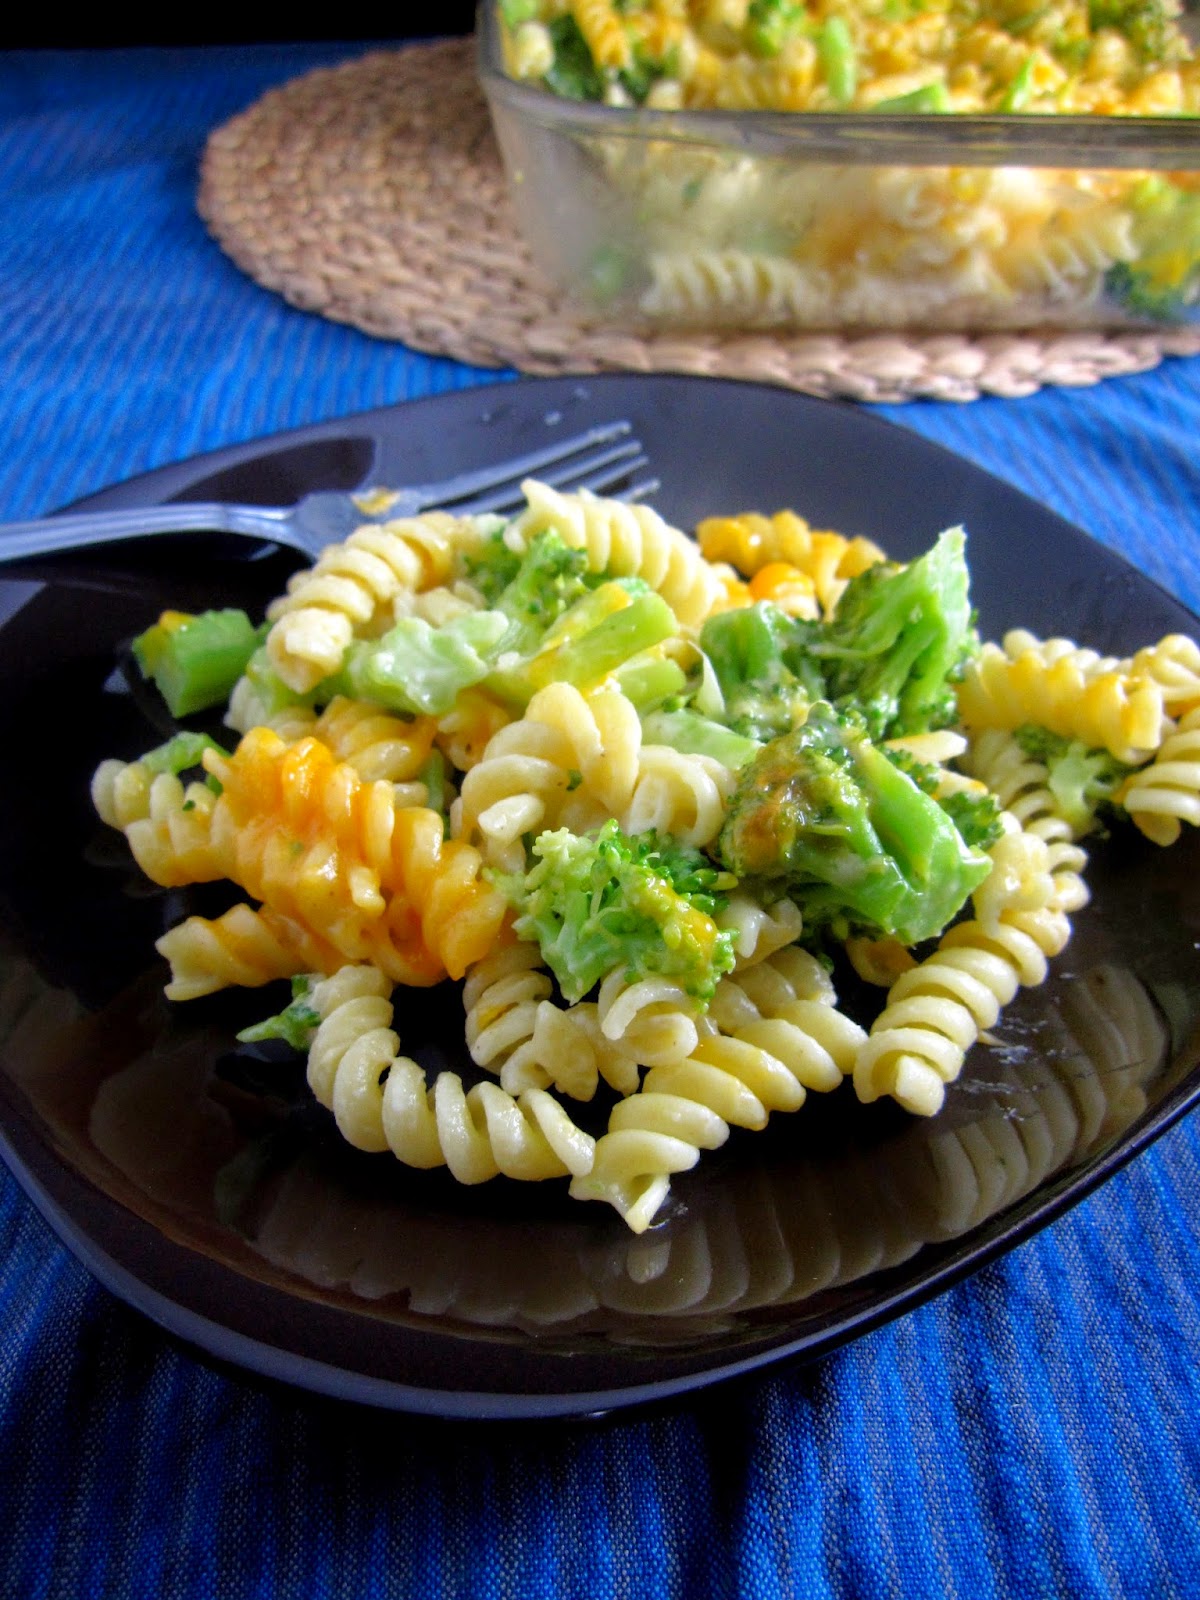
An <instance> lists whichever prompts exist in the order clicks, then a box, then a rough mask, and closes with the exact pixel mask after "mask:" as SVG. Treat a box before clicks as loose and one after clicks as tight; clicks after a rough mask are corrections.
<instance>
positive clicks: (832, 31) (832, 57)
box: [817, 16, 858, 106]
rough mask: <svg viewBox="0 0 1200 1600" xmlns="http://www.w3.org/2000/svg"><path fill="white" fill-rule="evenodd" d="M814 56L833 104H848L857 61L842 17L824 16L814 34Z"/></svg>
mask: <svg viewBox="0 0 1200 1600" xmlns="http://www.w3.org/2000/svg"><path fill="white" fill-rule="evenodd" d="M817 55H818V57H819V58H820V62H821V69H822V71H823V72H824V74H825V82H826V84H827V85H828V88H829V93H830V94H831V95H832V97H833V100H834V103H835V104H836V105H839V106H848V105H849V104H850V102H851V101H852V100H853V99H854V91H855V89H856V88H857V87H858V63H857V60H856V58H855V53H854V40H853V39H852V38H851V36H850V29H849V27H848V26H847V23H846V19H845V17H839V16H833V17H827V18H826V19H825V22H824V24H823V26H822V28H821V31H820V33H819V34H818V35H817Z"/></svg>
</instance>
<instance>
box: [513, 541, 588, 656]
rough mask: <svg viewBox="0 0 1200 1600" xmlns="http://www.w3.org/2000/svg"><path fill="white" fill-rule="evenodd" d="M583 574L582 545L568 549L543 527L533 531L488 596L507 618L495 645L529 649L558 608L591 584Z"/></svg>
mask: <svg viewBox="0 0 1200 1600" xmlns="http://www.w3.org/2000/svg"><path fill="white" fill-rule="evenodd" d="M587 578H588V570H587V556H586V555H585V554H584V553H583V551H582V550H571V549H569V548H568V547H567V545H565V544H564V543H563V541H562V540H561V539H560V538H559V536H558V534H557V533H554V532H553V531H552V530H551V529H548V528H547V529H546V530H544V531H543V532H542V533H539V534H537V535H535V537H534V538H533V539H531V540H530V542H529V548H528V550H527V551H526V552H525V554H524V555H523V556H522V557H521V559H520V561H519V563H518V565H517V567H516V569H515V571H514V572H513V574H512V577H511V578H510V579H509V581H508V582H507V583H506V584H505V586H504V588H503V589H501V590H500V592H499V594H497V596H496V598H495V600H494V601H492V602H491V604H492V605H493V606H494V608H495V609H496V610H497V611H502V612H503V613H504V615H505V616H506V617H508V618H509V619H510V624H511V625H510V627H509V631H508V633H507V634H506V635H505V636H504V638H503V640H502V641H501V648H502V649H504V650H516V651H518V652H519V653H520V654H522V655H527V654H529V653H530V652H531V651H533V650H535V649H536V648H537V646H538V645H539V644H540V643H541V642H542V639H543V638H544V637H545V634H546V631H547V629H549V628H550V627H551V626H552V624H554V623H555V622H557V621H558V619H559V617H561V616H562V614H563V612H564V611H566V610H567V609H568V607H570V606H572V605H574V604H575V602H576V600H578V599H579V598H580V597H581V596H582V595H584V594H586V593H587V591H588V589H589V588H593V587H595V583H594V582H593V583H592V584H589V583H588V581H587Z"/></svg>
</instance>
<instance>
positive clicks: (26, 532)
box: [0, 421, 658, 563]
mask: <svg viewBox="0 0 1200 1600" xmlns="http://www.w3.org/2000/svg"><path fill="white" fill-rule="evenodd" d="M648 465H649V458H648V457H647V456H646V454H645V453H644V451H643V449H642V446H641V445H640V443H639V442H638V440H637V439H636V438H634V437H633V430H632V426H631V424H630V423H628V422H625V421H619V422H609V423H602V424H599V425H597V426H596V427H594V428H589V429H588V430H587V431H586V432H584V433H579V434H575V435H573V436H572V437H571V438H569V439H559V440H557V441H556V442H555V443H554V444H549V445H545V446H543V448H542V449H540V450H531V451H530V452H529V453H528V454H527V455H522V456H516V457H511V458H510V459H509V460H507V461H500V462H496V463H494V464H493V465H491V466H487V467H481V468H479V469H478V470H476V471H473V472H463V473H460V474H459V475H458V476H457V477H454V478H448V479H446V480H445V481H444V482H442V483H424V484H418V485H414V486H412V487H409V488H402V489H398V490H393V489H385V490H373V489H367V490H355V491H354V492H352V493H346V492H343V491H331V490H322V491H319V492H318V493H315V494H309V495H305V496H304V498H303V499H301V500H298V501H297V502H296V504H295V505H293V506H252V505H239V504H234V503H231V502H223V501H210V502H201V501H194V502H191V503H188V502H186V501H180V502H172V503H170V504H167V505H157V506H136V507H133V508H132V509H129V510H119V511H118V510H114V511H80V512H64V513H63V514H61V515H59V516H51V517H41V518H38V519H36V520H33V521H28V522H7V523H0V563H2V562H6V561H16V560H18V559H20V558H21V557H25V556H35V555H48V554H52V553H53V552H55V551H60V550H80V549H83V548H85V547H86V546H88V545H95V544H109V543H112V542H114V541H117V540H123V539H141V538H147V537H153V536H155V535H158V534H168V533H235V534H244V535H245V536H246V537H247V538H252V539H268V540H270V541H271V542H272V543H274V544H281V545H287V546H289V547H290V548H292V549H294V550H299V551H302V552H303V554H305V555H307V556H310V557H315V556H317V555H319V554H320V552H321V551H322V550H323V549H324V548H325V546H326V545H330V544H337V543H340V541H341V540H343V539H345V538H347V537H348V536H349V535H350V534H351V533H353V531H354V529H355V528H357V527H361V526H362V524H363V523H364V522H370V521H377V520H387V519H391V518H394V517H412V516H416V515H417V514H418V513H419V512H421V511H425V510H428V509H429V508H430V507H434V506H437V507H444V508H445V509H446V510H448V511H453V512H455V513H456V514H459V515H465V514H466V513H468V512H471V513H479V512H485V511H497V512H500V511H511V510H516V509H517V508H518V507H519V506H521V505H522V504H523V503H524V496H523V495H522V493H521V481H522V479H524V478H529V477H534V476H537V477H539V478H541V480H542V481H543V482H544V483H549V484H552V485H553V486H554V487H556V488H559V489H564V490H579V489H591V490H592V491H593V492H594V493H596V494H603V493H604V492H605V491H606V490H609V489H616V488H617V486H619V485H621V484H622V483H623V482H624V481H625V480H626V479H629V478H631V477H632V475H633V474H634V473H637V472H640V471H641V470H642V468H643V467H646V466H648ZM657 487H658V484H657V480H656V479H653V478H647V479H643V480H640V481H639V480H634V481H633V482H632V483H629V484H628V485H627V486H626V487H625V488H624V489H622V490H621V492H620V494H619V498H621V499H629V500H633V499H637V498H639V496H641V495H644V494H650V493H652V492H653V490H654V489H655V488H657Z"/></svg>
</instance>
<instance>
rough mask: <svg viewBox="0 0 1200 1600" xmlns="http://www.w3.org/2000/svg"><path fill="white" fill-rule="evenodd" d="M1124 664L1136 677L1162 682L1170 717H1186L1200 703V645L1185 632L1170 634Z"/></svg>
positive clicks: (1161, 686) (1164, 699)
mask: <svg viewBox="0 0 1200 1600" xmlns="http://www.w3.org/2000/svg"><path fill="white" fill-rule="evenodd" d="M1122 665H1123V666H1124V668H1125V670H1126V671H1127V672H1129V673H1130V674H1131V675H1132V676H1134V677H1144V678H1150V679H1152V680H1153V681H1154V682H1155V683H1157V684H1158V686H1159V688H1160V689H1161V690H1162V697H1163V707H1164V709H1165V710H1166V713H1167V715H1168V716H1169V717H1176V718H1178V717H1186V716H1187V714H1188V712H1189V711H1193V710H1195V708H1196V707H1197V706H1200V645H1197V643H1196V641H1195V640H1194V639H1189V638H1188V636H1187V635H1186V634H1185V633H1169V634H1167V635H1166V637H1165V638H1162V639H1160V640H1159V641H1158V643H1157V644H1153V645H1149V646H1148V647H1147V648H1146V649H1144V650H1139V651H1138V652H1137V654H1136V655H1135V656H1134V657H1133V658H1132V660H1131V661H1129V662H1127V663H1122Z"/></svg>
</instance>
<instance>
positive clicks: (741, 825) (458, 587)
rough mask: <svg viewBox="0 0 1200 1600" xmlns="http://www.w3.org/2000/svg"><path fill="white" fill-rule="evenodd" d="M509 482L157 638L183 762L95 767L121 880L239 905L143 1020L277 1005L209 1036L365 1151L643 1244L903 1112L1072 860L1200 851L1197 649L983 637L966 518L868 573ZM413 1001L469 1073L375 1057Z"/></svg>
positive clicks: (982, 1026)
mask: <svg viewBox="0 0 1200 1600" xmlns="http://www.w3.org/2000/svg"><path fill="white" fill-rule="evenodd" d="M522 493H523V502H524V503H523V506H522V508H521V509H520V511H519V512H518V513H517V514H516V515H514V516H511V517H504V518H502V517H499V516H495V515H470V516H458V515H452V514H450V513H448V512H443V511H435V512H430V513H426V514H424V515H420V516H415V517H407V518H399V519H389V517H388V514H387V511H386V506H385V505H384V506H383V508H382V509H380V510H379V511H378V514H377V515H376V516H375V517H374V518H373V519H372V520H367V519H366V518H365V517H364V521H363V523H362V525H361V526H360V527H359V528H358V529H357V530H356V531H355V532H354V533H352V534H351V535H350V537H349V538H347V539H346V540H345V541H344V542H343V543H341V544H337V545H332V546H330V547H328V548H327V549H326V550H324V551H323V553H322V554H321V556H320V557H319V559H318V560H317V561H316V562H315V563H314V564H313V565H312V566H310V567H306V568H304V569H302V570H300V571H299V572H297V573H295V574H294V576H293V577H292V578H291V579H290V580H289V582H288V584H287V587H286V591H285V592H284V593H282V594H280V595H279V596H278V597H277V598H276V599H275V600H274V602H273V603H272V604H271V605H270V606H269V607H268V608H267V611H266V615H265V616H264V617H262V618H254V617H251V616H249V615H247V614H246V613H245V612H242V611H239V610H235V609H225V610H213V611H205V612H201V613H198V614H186V613H181V612H173V611H167V612H164V613H162V615H161V616H159V618H158V620H157V621H155V622H154V623H153V624H152V625H151V626H149V627H147V628H146V629H145V630H144V631H143V632H142V633H141V634H140V635H139V636H138V637H137V638H136V639H135V640H134V641H133V645H132V661H133V662H134V663H135V666H134V667H133V669H132V670H134V671H136V672H137V673H138V674H139V675H140V676H141V677H143V678H144V679H146V680H147V681H148V682H149V684H150V685H151V686H152V688H153V690H154V692H155V694H156V695H158V696H161V699H162V701H163V702H165V707H166V710H167V711H168V712H169V714H170V717H171V718H172V719H173V725H174V727H175V729H176V731H175V732H174V733H173V734H172V735H171V737H169V738H168V739H166V740H165V742H159V743H157V744H155V745H154V747H153V748H150V749H148V750H146V751H145V752H144V753H143V754H142V755H140V756H139V757H138V758H136V759H134V760H130V761H126V760H119V759H116V758H112V759H108V760H105V761H103V762H102V763H101V764H100V766H99V767H98V769H97V770H96V772H95V774H94V777H93V779H92V801H93V804H94V807H95V810H96V812H97V813H98V815H99V817H100V818H101V819H102V821H103V822H104V823H105V824H107V825H108V826H109V827H111V828H113V829H116V830H119V832H120V833H122V834H123V835H124V838H125V840H126V841H127V843H128V847H129V850H130V852H131V853H132V856H133V858H134V860H135V861H136V863H137V865H138V867H139V868H140V869H141V871H142V872H143V873H144V874H145V875H146V876H147V877H148V878H150V879H151V880H152V881H153V882H154V883H156V884H158V885H161V886H164V887H166V888H171V889H182V890H186V889H188V887H189V886H192V885H200V884H209V883H224V884H227V885H230V886H234V887H235V891H236V894H235V898H234V900H233V903H232V905H231V906H230V907H229V908H228V909H227V910H225V911H223V912H221V913H220V914H218V915H214V916H206V915H202V914H200V912H199V911H198V910H195V909H192V910H191V913H190V914H184V915H182V916H177V917H176V919H175V920H174V922H173V925H172V926H170V927H168V928H167V930H166V931H165V932H164V933H163V934H162V936H161V938H160V939H159V940H158V944H157V948H158V951H159V953H160V954H161V955H162V956H163V957H164V958H165V960H166V962H167V963H168V964H169V968H170V975H169V981H168V983H167V985H166V994H167V996H168V997H169V998H170V999H172V1000H174V1001H179V1002H186V1001H196V1000H200V999H202V998H203V997H204V996H208V995H212V994H214V993H216V992H217V991H219V990H222V989H225V988H228V987H230V986H239V987H241V988H246V989H257V988H262V989H264V990H269V989H271V986H276V987H282V988H283V993H282V994H281V995H280V996H279V1001H278V1002H277V1001H275V1000H274V999H273V998H272V999H270V1000H268V999H267V997H266V996H264V1006H263V1012H264V1013H265V1014H264V1015H263V1016H262V1018H261V1020H260V1021H258V1022H255V1023H253V1024H251V1026H249V1027H248V1028H246V1029H245V1030H243V1031H242V1032H241V1033H240V1034H239V1038H241V1039H243V1040H245V1041H250V1042H254V1041H264V1040H281V1041H284V1042H285V1044H286V1045H287V1046H289V1047H291V1049H292V1050H294V1051H295V1052H299V1053H300V1054H301V1055H302V1056H303V1057H304V1058H305V1059H306V1062H307V1081H308V1084H309V1086H310V1087H311V1091H312V1094H313V1095H314V1096H315V1098H316V1100H317V1101H319V1102H320V1104H321V1105H322V1106H324V1107H325V1108H327V1109H328V1111H329V1112H330V1113H331V1114H332V1117H333V1118H334V1119H335V1120H336V1125H337V1127H338V1129H339V1130H340V1132H341V1133H342V1134H343V1135H344V1137H345V1139H346V1140H348V1141H349V1143H350V1144H352V1145H354V1146H356V1147H358V1148H360V1149H362V1150H365V1151H374V1152H378V1153H380V1154H385V1153H390V1155H391V1156H392V1157H394V1158H395V1159H396V1160H398V1161H400V1162H402V1163H404V1164H405V1165H407V1166H410V1167H415V1168H423V1169H429V1168H435V1167H440V1168H445V1169H447V1170H448V1172H449V1173H450V1174H451V1175H452V1177H453V1178H454V1179H456V1180H458V1181H459V1182H460V1183H463V1184H477V1183H482V1182H486V1181H488V1180H491V1179H494V1178H496V1177H498V1176H500V1175H503V1176H504V1177H506V1178H508V1179H510V1180H526V1181H535V1180H552V1181H554V1182H557V1183H559V1184H561V1185H562V1186H563V1188H564V1190H565V1191H566V1192H567V1193H568V1194H569V1196H571V1197H573V1198H575V1199H578V1200H591V1201H599V1202H602V1203H604V1204H605V1205H607V1206H609V1207H612V1208H614V1209H615V1210H616V1211H617V1212H618V1213H619V1215H620V1216H621V1217H622V1218H623V1219H624V1221H625V1222H626V1223H627V1224H628V1226H629V1228H630V1229H632V1230H634V1231H635V1232H641V1231H643V1230H644V1229H646V1228H647V1227H649V1226H650V1225H651V1224H652V1223H654V1221H655V1220H656V1218H661V1217H662V1216H663V1215H664V1205H665V1204H666V1202H667V1200H668V1196H669V1194H670V1190H671V1184H672V1180H673V1179H674V1178H676V1176H677V1175H678V1174H682V1173H686V1172H687V1171H689V1170H690V1169H691V1168H692V1167H694V1166H695V1165H696V1164H697V1163H698V1162H699V1161H700V1160H701V1159H702V1158H703V1155H704V1152H706V1151H711V1150H715V1149H717V1148H718V1147H720V1146H721V1145H722V1144H724V1143H725V1142H726V1141H727V1140H728V1139H729V1138H730V1136H731V1130H735V1129H736V1130H757V1129H762V1128H764V1127H765V1126H766V1125H767V1123H768V1120H769V1119H770V1118H771V1117H772V1116H773V1115H783V1114H784V1113H792V1112H801V1113H802V1108H803V1106H804V1104H805V1102H806V1100H807V1099H808V1098H809V1097H810V1096H813V1095H827V1094H834V1093H836V1094H840V1095H842V1096H850V1097H855V1098H856V1099H857V1100H858V1101H859V1102H862V1103H863V1104H869V1103H871V1102H874V1101H877V1100H881V1099H883V1100H891V1101H893V1102H895V1103H896V1104H898V1106H900V1107H901V1108H903V1109H904V1110H905V1111H906V1112H908V1113H911V1114H913V1115H915V1116H918V1117H932V1116H935V1115H936V1114H937V1113H938V1111H939V1109H940V1108H941V1106H942V1102H943V1097H944V1095H945V1091H946V1087H947V1085H948V1084H949V1083H951V1082H952V1081H954V1080H955V1079H956V1078H957V1077H958V1076H959V1074H960V1072H961V1071H962V1068H963V1065H964V1062H965V1060H966V1057H967V1054H968V1052H969V1051H970V1050H971V1049H972V1047H973V1046H974V1045H975V1044H976V1043H977V1042H978V1041H980V1040H981V1039H982V1040H983V1041H984V1043H986V1041H987V1036H988V1030H990V1029H991V1028H993V1027H994V1025H995V1024H996V1022H997V1019H998V1017H999V1016H1000V1014H1001V1012H1002V1010H1003V1008H1004V1007H1005V1006H1007V1005H1008V1004H1009V1003H1010V1002H1011V1001H1012V1000H1013V998H1014V996H1015V995H1016V994H1017V991H1018V990H1019V989H1021V988H1028V987H1032V986H1035V985H1038V984H1040V983H1042V982H1043V980H1044V979H1045V978H1046V976H1047V973H1048V970H1049V964H1050V963H1051V962H1052V961H1053V960H1054V959H1055V958H1056V957H1057V956H1059V955H1060V953H1061V952H1062V951H1063V949H1064V947H1065V946H1066V945H1067V942H1068V940H1069V938H1070V935H1071V919H1072V916H1073V914H1074V913H1075V912H1077V911H1078V910H1079V909H1080V908H1081V907H1082V906H1083V905H1084V904H1085V903H1086V902H1087V898H1088V891H1087V887H1086V882H1085V871H1086V866H1087V841H1088V839H1089V836H1090V835H1094V834H1095V833H1096V832H1097V831H1098V830H1101V829H1108V828H1111V829H1118V828H1128V829H1132V830H1138V831H1140V833H1141V834H1143V835H1144V836H1145V837H1146V838H1147V839H1148V840H1150V841H1152V842H1153V843H1154V844H1155V845H1157V846H1161V847H1167V846H1170V845H1171V844H1172V843H1174V841H1175V840H1176V839H1177V838H1178V837H1179V835H1180V832H1181V830H1182V829H1183V828H1184V827H1185V826H1194V825H1196V824H1197V823H1200V649H1198V648H1197V645H1196V644H1195V642H1194V641H1193V640H1191V639H1190V638H1188V637H1186V636H1183V635H1177V634H1172V635H1169V636H1167V637H1165V638H1163V639H1160V640H1158V641H1157V642H1150V643H1148V644H1147V645H1146V647H1145V648H1143V649H1141V650H1139V651H1138V652H1137V653H1136V654H1134V655H1133V656H1131V657H1128V658H1120V659H1119V658H1116V657H1109V656H1103V655H1100V654H1098V653H1097V652H1096V651H1094V650H1092V649H1090V648H1089V647H1088V646H1087V644H1086V643H1085V642H1077V641H1075V640H1071V639H1065V638H1049V639H1042V638H1038V637H1035V636H1034V635H1032V634H1030V633H1027V632H1023V631H1020V630H1014V631H1012V632H1009V633H1008V634H1006V635H1005V636H1004V637H1003V638H1001V639H999V640H996V641H991V640H984V639H981V638H980V637H979V634H978V631H977V627H976V623H975V616H974V611H973V608H972V603H971V596H970V579H969V569H968V561H967V544H968V540H967V534H966V532H965V531H964V530H963V529H962V528H961V527H951V528H947V529H946V530H945V531H944V532H942V533H941V534H940V535H939V536H938V537H937V538H936V539H935V540H934V541H933V542H932V543H931V544H930V546H929V548H928V549H927V550H926V551H925V552H924V553H923V554H921V555H920V556H918V557H917V558H915V559H913V560H910V561H906V562H901V561H898V560H895V559H893V558H891V557H890V556H889V555H888V553H887V552H886V551H885V550H884V549H882V548H880V547H879V546H878V545H877V544H875V543H874V542H873V541H871V540H869V539H867V538H864V537H855V536H851V535H849V534H843V533H841V532H837V531H833V530H826V529H819V528H814V527H812V526H810V524H809V523H808V522H807V521H806V520H805V519H804V517H803V516H801V515H800V514H799V513H798V512H797V511H795V510H791V509H783V510H776V511H769V510H765V511H764V510H750V511H738V512H733V513H724V512H722V513H721V514H716V515H713V516H712V517H709V518H707V519H705V520H703V521H701V522H700V524H699V526H698V527H697V528H696V529H695V530H692V531H685V530H683V529H681V528H677V527H674V526H672V525H671V524H670V523H669V522H667V521H666V520H665V519H664V517H663V516H662V515H660V514H659V513H658V512H657V511H655V510H654V509H653V508H651V507H650V506H648V505H644V504H636V503H627V502H625V501H622V500H617V499H607V498H604V497H601V496H598V495H595V494H593V493H591V492H589V491H588V490H578V491H573V492H569V493H567V492H563V491H560V490H558V489H556V488H554V487H552V486H551V485H550V484H548V483H545V482H542V481H539V480H536V479H530V480H527V481H526V482H525V484H524V485H523V489H522ZM384 499H386V497H384ZM200 723H204V724H205V725H206V726H207V727H208V728H211V729H215V730H216V733H217V736H214V734H213V733H212V732H207V731H201V728H200ZM172 903H174V901H172ZM184 905H185V906H186V900H185V901H184ZM848 978H852V979H853V982H854V985H855V991H856V993H858V992H859V991H861V992H863V993H867V994H874V995H875V996H876V997H877V1002H876V1004H875V1005H874V1006H873V1007H869V1008H867V1012H866V1014H863V1008H862V1007H861V1005H855V1006H854V1007H850V1006H847V1005H846V1004H844V1003H840V1001H839V986H840V985H842V984H843V983H844V980H846V979H848ZM442 984H457V985H459V986H460V987H461V997H462V1030H463V1032H462V1041H461V1042H462V1051H461V1054H462V1056H463V1070H450V1069H449V1068H444V1069H442V1070H437V1071H433V1070H430V1069H427V1068H425V1067H422V1066H421V1065H419V1064H418V1063H417V1061H415V1060H414V1059H412V1058H411V1057H410V1056H407V1055H406V1054H405V1053H404V1036H405V1032H406V1016H412V1015H415V1011H414V1008H416V1007H419V1006H420V1005H421V998H420V991H425V990H428V989H430V988H431V987H432V986H434V985H442ZM289 985H290V991H289V989H288V986H289ZM272 992H273V991H272ZM852 1013H853V1014H852ZM468 1060H469V1063H470V1065H469V1067H468V1066H467V1065H466V1062H467V1061H468ZM322 1114H323V1113H322ZM740 1136H741V1135H740V1134H739V1137H740Z"/></svg>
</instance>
